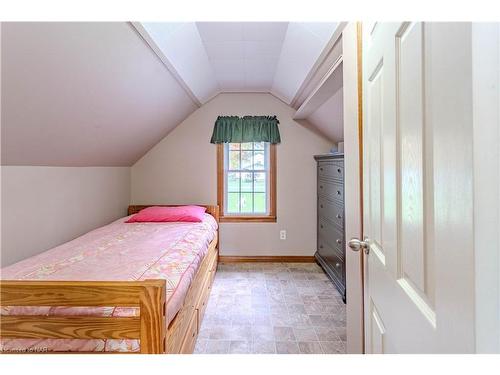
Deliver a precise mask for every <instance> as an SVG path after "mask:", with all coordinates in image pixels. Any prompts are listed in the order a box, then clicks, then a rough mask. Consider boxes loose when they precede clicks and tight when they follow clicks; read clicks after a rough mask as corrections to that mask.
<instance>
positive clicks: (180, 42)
mask: <svg viewBox="0 0 500 375" xmlns="http://www.w3.org/2000/svg"><path fill="white" fill-rule="evenodd" d="M336 26H337V24H336V23H296V22H290V23H284V22H270V23H266V22H247V23H245V22H235V23H224V22H208V23H207V22H187V23H126V22H105V23H102V22H101V23H60V22H57V23H2V24H1V29H0V30H1V32H0V34H1V42H2V45H1V73H2V75H1V90H2V91H1V146H2V150H1V162H2V165H54V166H130V165H132V164H133V163H135V162H136V161H137V160H138V159H139V158H140V157H141V156H143V155H144V154H145V153H146V152H147V151H148V150H149V149H150V148H151V147H152V146H153V145H155V144H156V143H157V142H158V141H160V140H161V139H162V138H163V137H164V136H166V135H167V134H168V133H169V132H170V131H171V130H172V129H173V128H174V127H175V126H177V125H178V124H179V123H180V122H182V120H183V119H185V118H186V117H187V116H189V114H191V113H192V112H193V111H194V110H196V108H198V107H199V106H201V105H203V104H204V103H206V102H207V101H208V100H210V99H211V98H212V97H214V96H215V95H217V94H218V93H220V92H269V93H271V94H273V95H275V96H276V97H278V98H280V99H281V100H283V101H284V102H286V103H288V104H290V103H292V102H293V101H294V98H296V96H297V95H298V93H299V92H300V90H301V87H302V86H303V84H304V81H305V80H306V78H307V76H308V74H309V73H310V71H311V69H312V68H313V66H314V64H315V63H316V61H317V60H318V57H319V56H320V55H321V53H322V51H323V49H324V48H325V46H326V45H327V43H328V42H329V41H330V39H331V38H332V34H333V33H334V31H335V29H336ZM325 113H327V114H328V112H325Z"/></svg>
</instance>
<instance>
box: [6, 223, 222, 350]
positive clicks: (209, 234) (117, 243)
mask: <svg viewBox="0 0 500 375" xmlns="http://www.w3.org/2000/svg"><path fill="white" fill-rule="evenodd" d="M127 219H128V217H126V218H121V219H119V220H116V221H115V222H113V223H111V224H109V225H106V226H104V227H102V228H98V229H96V230H93V231H91V232H89V233H87V234H85V235H83V236H81V237H79V238H77V239H75V240H73V241H70V242H67V243H65V244H63V245H61V246H58V247H55V248H53V249H51V250H48V251H45V252H43V253H41V254H39V255H37V256H34V257H31V258H28V259H26V260H23V261H21V262H18V263H16V264H13V265H11V266H8V267H6V268H3V269H2V270H1V274H0V277H1V278H2V279H3V280H96V281H104V280H122V281H130V280H146V279H166V280H167V324H168V323H170V321H171V320H172V319H173V318H174V317H175V315H176V314H177V312H178V311H179V309H180V308H181V306H182V303H183V301H184V298H185V295H186V293H187V290H188V289H189V286H190V285H191V282H192V280H193V277H194V276H195V274H196V272H197V270H198V267H199V266H200V264H201V261H202V260H203V258H204V256H205V255H206V252H207V249H208V245H209V244H210V242H211V241H212V240H213V239H214V236H215V233H216V230H217V222H216V221H215V219H214V218H213V217H212V216H211V215H209V214H205V216H204V219H203V222H201V223H125V221H126V220H127ZM20 313H22V314H25V315H26V314H31V315H97V316H111V315H112V316H131V315H135V314H137V309H134V308H123V307H98V308H89V307H82V308H78V307H2V311H1V314H2V315H16V314H20ZM138 349H139V342H138V341H137V340H80V339H78V340H72V339H44V340H32V339H10V340H7V339H5V340H2V341H0V350H1V351H4V352H8V351H46V350H48V351H51V350H57V351H61V350H62V351H64V350H68V351H138Z"/></svg>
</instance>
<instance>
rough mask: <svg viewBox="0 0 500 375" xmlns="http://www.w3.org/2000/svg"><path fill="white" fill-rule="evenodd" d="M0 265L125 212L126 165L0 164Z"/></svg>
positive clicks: (56, 242)
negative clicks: (48, 165) (0, 231)
mask: <svg viewBox="0 0 500 375" xmlns="http://www.w3.org/2000/svg"><path fill="white" fill-rule="evenodd" d="M1 188H2V195H1V197H2V201H1V225H2V226H1V229H2V237H1V246H2V247H1V257H0V263H1V266H2V267H3V266H6V265H9V264H12V263H15V262H16V261H19V260H21V259H24V258H28V257H30V256H32V255H35V254H38V253H40V252H42V251H45V250H48V249H50V248H52V247H54V246H57V245H60V244H62V243H64V242H67V241H69V240H71V239H73V238H76V237H78V236H80V235H82V234H84V233H86V232H88V231H90V230H92V229H95V228H97V227H100V226H102V225H105V224H108V223H110V222H111V221H113V220H115V219H117V218H119V217H121V216H125V215H126V209H127V206H128V204H129V201H130V168H129V167H17V166H16V167H14V166H2V167H1Z"/></svg>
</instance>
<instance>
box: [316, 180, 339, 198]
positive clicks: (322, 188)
mask: <svg viewBox="0 0 500 375" xmlns="http://www.w3.org/2000/svg"><path fill="white" fill-rule="evenodd" d="M318 195H321V196H323V197H325V198H328V199H331V200H336V201H339V202H340V203H342V204H343V203H344V187H343V185H342V182H327V181H322V180H318Z"/></svg>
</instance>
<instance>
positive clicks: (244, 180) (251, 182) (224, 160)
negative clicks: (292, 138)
mask: <svg viewBox="0 0 500 375" xmlns="http://www.w3.org/2000/svg"><path fill="white" fill-rule="evenodd" d="M217 147H218V149H217V155H218V156H217V158H218V163H217V165H218V201H219V202H218V204H219V206H220V207H221V214H222V216H221V221H226V222H228V221H254V222H255V221H257V222H258V221H262V222H275V221H276V146H275V145H271V144H270V143H268V142H249V143H224V144H219V145H218V146H217Z"/></svg>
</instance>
